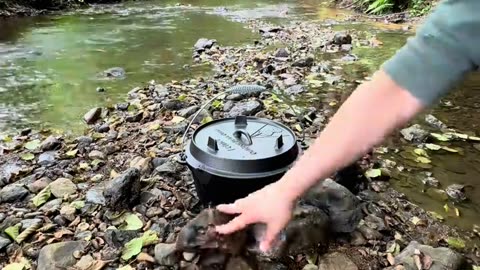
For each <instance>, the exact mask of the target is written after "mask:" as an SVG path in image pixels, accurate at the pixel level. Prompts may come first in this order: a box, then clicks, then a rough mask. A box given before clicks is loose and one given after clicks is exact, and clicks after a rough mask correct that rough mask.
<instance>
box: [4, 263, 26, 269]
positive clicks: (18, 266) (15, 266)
mask: <svg viewBox="0 0 480 270" xmlns="http://www.w3.org/2000/svg"><path fill="white" fill-rule="evenodd" d="M23 269H25V264H23V263H11V264H8V265H5V267H3V270H23Z"/></svg>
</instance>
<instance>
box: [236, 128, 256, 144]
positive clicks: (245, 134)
mask: <svg viewBox="0 0 480 270" xmlns="http://www.w3.org/2000/svg"><path fill="white" fill-rule="evenodd" d="M242 135H243V136H245V137H246V138H247V145H252V144H253V141H252V136H250V134H249V133H248V132H245V131H243V130H235V131H234V132H233V136H235V137H236V138H238V139H239V140H242ZM242 142H243V141H242Z"/></svg>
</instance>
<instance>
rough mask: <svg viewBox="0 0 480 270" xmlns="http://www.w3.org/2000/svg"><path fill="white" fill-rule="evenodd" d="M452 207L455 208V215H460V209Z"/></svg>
mask: <svg viewBox="0 0 480 270" xmlns="http://www.w3.org/2000/svg"><path fill="white" fill-rule="evenodd" d="M454 209H455V215H456V216H457V217H459V216H460V210H458V208H456V207H454Z"/></svg>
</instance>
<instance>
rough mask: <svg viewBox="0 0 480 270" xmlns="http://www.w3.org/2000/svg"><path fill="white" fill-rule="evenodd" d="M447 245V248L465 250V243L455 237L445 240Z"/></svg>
mask: <svg viewBox="0 0 480 270" xmlns="http://www.w3.org/2000/svg"><path fill="white" fill-rule="evenodd" d="M447 243H448V245H449V246H451V247H453V248H456V249H463V248H465V241H463V239H460V238H455V237H449V238H448V239H447Z"/></svg>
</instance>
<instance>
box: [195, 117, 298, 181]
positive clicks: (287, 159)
mask: <svg viewBox="0 0 480 270" xmlns="http://www.w3.org/2000/svg"><path fill="white" fill-rule="evenodd" d="M298 153H299V146H298V144H297V142H296V137H295V134H294V133H293V131H292V130H291V129H289V128H288V127H286V126H285V125H283V124H280V123H277V122H275V121H272V120H269V119H262V118H256V117H247V116H237V117H235V118H224V119H219V120H214V121H211V122H209V123H207V124H205V125H203V126H201V127H199V128H198V129H197V130H196V131H195V132H194V134H193V136H192V139H191V141H190V143H189V146H188V147H187V149H186V155H187V163H190V165H194V164H192V163H196V164H195V165H197V166H199V167H202V169H204V170H206V171H210V172H214V173H215V172H216V173H220V174H232V175H234V174H245V173H246V174H263V173H268V172H274V171H280V170H286V169H288V167H289V166H290V165H291V164H292V163H293V162H294V161H295V160H296V159H297V156H298ZM195 161H196V162H195Z"/></svg>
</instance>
